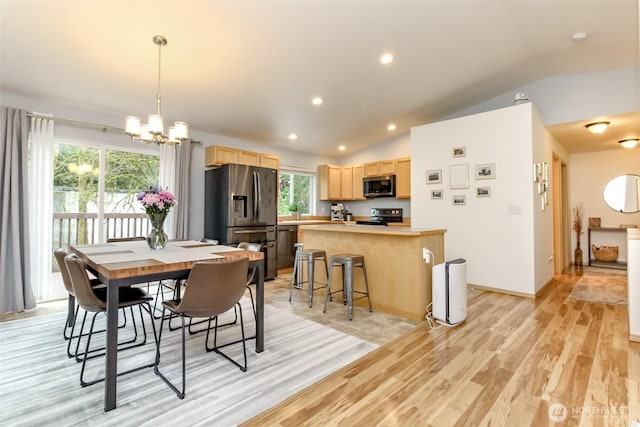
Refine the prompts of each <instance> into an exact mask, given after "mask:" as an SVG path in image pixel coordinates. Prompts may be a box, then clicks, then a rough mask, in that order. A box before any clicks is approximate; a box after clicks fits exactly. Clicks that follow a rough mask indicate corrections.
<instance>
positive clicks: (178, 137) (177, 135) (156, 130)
mask: <svg viewBox="0 0 640 427" xmlns="http://www.w3.org/2000/svg"><path fill="white" fill-rule="evenodd" d="M153 42H154V43H155V44H156V45H157V46H158V93H157V95H156V105H157V108H156V114H149V118H148V121H147V123H146V124H142V125H141V124H140V119H139V118H138V117H134V116H128V117H127V122H126V126H125V133H126V134H127V135H129V136H131V140H132V141H142V142H144V143H145V144H146V145H147V146H148V145H149V144H150V143H152V142H155V143H156V144H172V145H174V146H175V145H178V144H180V143H181V142H182V141H185V140H187V139H188V138H189V125H188V124H187V123H186V122H175V123H174V124H173V126H171V127H170V128H169V134H168V135H166V134H165V133H164V124H163V119H162V96H161V95H160V64H161V62H162V46H166V44H167V39H166V38H165V37H164V36H153Z"/></svg>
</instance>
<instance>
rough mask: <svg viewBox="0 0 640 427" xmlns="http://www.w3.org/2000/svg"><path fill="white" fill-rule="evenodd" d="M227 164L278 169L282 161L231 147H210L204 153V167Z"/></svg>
mask: <svg viewBox="0 0 640 427" xmlns="http://www.w3.org/2000/svg"><path fill="white" fill-rule="evenodd" d="M226 163H238V164H241V165H250V166H262V167H264V168H272V169H278V168H279V166H280V160H279V158H278V156H274V155H272V154H264V153H256V152H253V151H246V150H237V149H235V148H230V147H221V146H219V145H210V146H209V147H207V148H205V151H204V165H205V166H206V167H213V166H221V165H224V164H226Z"/></svg>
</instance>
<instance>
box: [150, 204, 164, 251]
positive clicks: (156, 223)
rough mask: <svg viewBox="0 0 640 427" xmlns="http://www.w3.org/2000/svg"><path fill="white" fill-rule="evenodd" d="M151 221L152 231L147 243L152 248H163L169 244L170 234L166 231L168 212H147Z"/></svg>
mask: <svg viewBox="0 0 640 427" xmlns="http://www.w3.org/2000/svg"><path fill="white" fill-rule="evenodd" d="M147 216H148V217H149V222H151V232H150V233H149V235H147V245H149V247H150V248H151V249H154V250H156V249H163V248H164V247H165V246H167V241H168V240H169V236H168V235H167V233H165V232H164V230H163V229H162V227H163V226H164V220H165V219H167V213H166V212H155V213H147Z"/></svg>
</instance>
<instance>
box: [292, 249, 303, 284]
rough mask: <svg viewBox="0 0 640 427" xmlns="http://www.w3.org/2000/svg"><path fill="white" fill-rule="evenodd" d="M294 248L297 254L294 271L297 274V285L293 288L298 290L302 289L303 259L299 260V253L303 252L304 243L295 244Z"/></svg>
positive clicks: (295, 275) (294, 277)
mask: <svg viewBox="0 0 640 427" xmlns="http://www.w3.org/2000/svg"><path fill="white" fill-rule="evenodd" d="M293 247H294V248H296V254H295V255H294V259H295V261H294V264H293V271H294V272H295V273H296V274H294V275H293V279H294V280H295V285H294V286H293V287H294V288H296V289H302V258H298V251H301V250H302V243H301V242H298V243H294V244H293Z"/></svg>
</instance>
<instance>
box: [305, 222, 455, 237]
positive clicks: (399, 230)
mask: <svg viewBox="0 0 640 427" xmlns="http://www.w3.org/2000/svg"><path fill="white" fill-rule="evenodd" d="M300 226H301V227H303V229H304V230H316V231H332V232H338V233H362V234H381V235H387V236H431V235H437V234H444V233H446V232H447V230H445V229H426V228H414V227H385V226H382V225H360V224H356V225H346V224H316V225H311V224H308V225H302V224H300Z"/></svg>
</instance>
